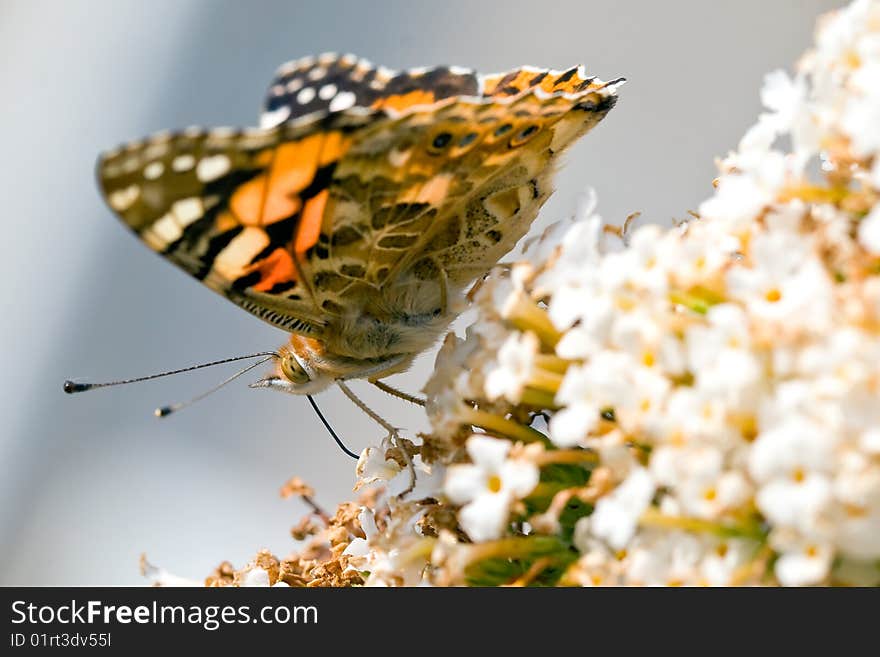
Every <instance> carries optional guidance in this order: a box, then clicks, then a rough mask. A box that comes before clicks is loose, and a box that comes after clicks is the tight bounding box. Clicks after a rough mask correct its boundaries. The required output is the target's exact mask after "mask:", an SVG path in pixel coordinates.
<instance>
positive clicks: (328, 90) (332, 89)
mask: <svg viewBox="0 0 880 657" xmlns="http://www.w3.org/2000/svg"><path fill="white" fill-rule="evenodd" d="M337 91H338V89H337V88H336V85H335V84H325V85H324V86H323V87H321V88H320V89H319V90H318V98H320V99H321V100H330V99H331V98H333V96H335V95H336V92H337Z"/></svg>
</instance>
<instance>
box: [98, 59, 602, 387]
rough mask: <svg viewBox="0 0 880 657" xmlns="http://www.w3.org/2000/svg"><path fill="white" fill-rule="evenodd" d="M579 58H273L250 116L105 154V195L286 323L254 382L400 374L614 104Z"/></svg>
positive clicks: (195, 266)
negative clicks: (389, 63) (430, 61)
mask: <svg viewBox="0 0 880 657" xmlns="http://www.w3.org/2000/svg"><path fill="white" fill-rule="evenodd" d="M613 87H614V85H613V84H612V83H602V82H598V81H596V80H594V79H592V78H587V77H585V76H584V75H583V73H582V71H581V70H580V69H571V70H569V71H565V72H552V71H539V70H536V69H520V70H517V71H513V72H511V73H508V74H502V75H498V76H477V75H476V74H474V73H473V72H470V71H465V70H463V69H453V68H437V69H431V70H427V71H410V72H406V73H400V74H395V73H392V72H389V71H386V70H384V69H381V68H378V69H377V68H375V67H372V66H370V65H368V64H366V63H364V62H363V61H361V60H356V59H354V58H352V57H350V56H342V57H336V56H323V57H322V58H318V59H308V60H301V61H300V62H294V63H292V64H289V65H285V66H284V67H282V68H281V69H280V70H279V72H278V74H277V76H276V79H275V81H274V82H273V84H272V86H271V87H270V91H269V97H268V98H267V101H266V106H265V111H264V114H263V117H262V124H263V127H262V128H260V129H252V130H244V131H240V130H229V129H219V130H218V129H215V130H197V129H192V130H188V131H184V132H182V133H179V134H174V135H172V134H167V133H166V134H162V135H157V136H155V137H153V138H150V139H148V140H146V141H144V142H137V143H134V144H129V145H128V146H126V147H123V148H122V149H119V150H117V151H115V152H112V153H109V154H106V155H105V156H104V157H103V158H102V159H101V161H100V162H99V168H98V171H99V178H100V182H101V186H102V189H103V191H104V194H105V196H106V198H107V200H108V203H109V205H110V206H111V208H113V209H114V210H115V211H116V213H117V214H118V215H119V216H120V217H121V218H122V219H123V221H124V222H125V223H126V224H127V225H128V226H129V227H131V228H132V229H133V230H134V231H135V232H136V233H137V234H138V236H139V237H140V238H141V239H142V240H143V241H144V242H146V243H147V245H148V246H150V247H151V248H152V249H154V250H156V251H158V252H159V253H161V254H162V255H163V256H165V257H166V258H168V259H169V260H171V261H172V262H174V263H175V264H177V265H178V266H179V267H181V268H182V269H184V270H185V271H187V272H188V273H190V274H191V275H192V276H194V277H195V278H197V279H199V280H201V281H202V282H203V283H204V284H206V285H207V286H208V287H210V288H211V289H213V290H215V291H217V292H219V293H221V294H223V295H224V296H225V297H227V298H228V299H230V300H231V301H233V302H234V303H236V304H238V305H240V306H241V307H243V308H244V309H245V310H248V311H249V312H251V313H253V314H254V315H256V316H258V317H260V318H261V319H263V320H265V321H267V322H269V323H270V324H272V325H274V326H277V327H279V328H282V329H284V330H287V331H289V332H290V333H291V338H290V342H289V343H288V344H287V345H285V346H284V347H283V348H282V349H281V351H280V352H279V353H280V355H281V358H280V359H279V364H278V371H277V373H276V376H274V377H271V378H270V379H267V380H265V381H267V383H266V384H265V387H272V388H276V389H281V390H285V391H287V392H296V393H312V392H317V391H318V390H320V389H322V388H324V387H326V386H327V385H329V384H331V383H332V382H333V381H335V380H342V379H349V378H373V379H378V378H382V377H384V376H387V375H389V374H392V373H396V372H398V371H402V370H404V369H406V368H407V367H408V366H409V364H410V363H411V362H412V360H413V358H414V357H415V356H416V355H417V354H419V353H421V352H422V351H424V350H425V349H427V348H429V347H430V346H431V345H432V344H433V343H434V342H435V341H436V340H437V338H438V337H439V336H440V335H441V334H442V333H443V332H444V330H445V329H446V327H447V326H448V324H449V322H450V321H452V320H453V319H454V318H455V317H456V315H457V314H458V312H459V311H460V310H461V307H462V306H461V300H462V296H463V293H464V292H465V291H466V290H467V288H468V287H469V286H470V285H471V284H472V283H473V282H474V280H475V279H477V278H478V277H480V276H482V275H484V274H485V273H486V272H487V271H488V270H489V269H490V268H491V267H492V266H493V265H494V264H496V263H497V262H498V260H499V259H500V258H502V257H503V256H504V255H505V254H506V253H507V252H509V251H510V250H511V249H512V248H513V246H514V245H515V244H516V242H517V241H518V240H519V239H520V238H521V237H522V236H523V235H524V234H525V233H526V232H527V231H528V229H529V226H530V225H531V223H532V221H533V220H534V218H535V216H536V215H537V213H538V210H539V209H540V207H541V205H542V204H543V203H544V202H545V201H546V199H547V198H548V197H549V195H550V193H551V191H552V176H553V173H554V171H555V167H556V163H557V161H558V158H559V155H560V154H561V153H562V152H563V151H564V150H565V149H566V148H567V147H568V146H569V145H570V144H572V143H573V142H574V141H576V139H577V138H579V137H580V136H581V135H583V134H584V133H586V132H587V131H588V130H589V129H590V128H592V127H593V126H594V125H595V124H596V123H597V122H598V121H599V120H601V119H602V118H603V117H604V115H605V114H606V113H607V112H608V111H609V110H610V108H611V107H612V106H613V104H614V101H615V99H616V96H615V95H614V91H613Z"/></svg>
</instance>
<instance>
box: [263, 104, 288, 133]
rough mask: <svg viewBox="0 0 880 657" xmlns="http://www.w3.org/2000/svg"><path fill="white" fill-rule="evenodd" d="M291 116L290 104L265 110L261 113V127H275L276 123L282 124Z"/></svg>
mask: <svg viewBox="0 0 880 657" xmlns="http://www.w3.org/2000/svg"><path fill="white" fill-rule="evenodd" d="M289 116H290V106H289V105H282V106H281V107H279V108H278V109H274V110H269V111H268V112H263V113H262V114H261V115H260V127H261V128H274V127H275V126H276V125H281V124H282V123H284V122H285V121H286V120H287V118H288V117H289Z"/></svg>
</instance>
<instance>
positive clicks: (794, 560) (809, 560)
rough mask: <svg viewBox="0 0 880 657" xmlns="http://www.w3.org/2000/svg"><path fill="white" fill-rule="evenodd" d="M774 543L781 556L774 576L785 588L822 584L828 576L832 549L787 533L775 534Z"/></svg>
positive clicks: (771, 541)
mask: <svg viewBox="0 0 880 657" xmlns="http://www.w3.org/2000/svg"><path fill="white" fill-rule="evenodd" d="M770 543H771V545H773V547H774V548H775V549H776V550H777V551H778V552H780V553H781V554H780V556H779V558H778V559H777V560H776V565H775V567H774V572H775V573H776V577H777V579H779V583H780V584H782V585H783V586H808V585H810V584H821V583H822V581H823V580H824V579H825V578H826V577H827V576H828V573H829V571H830V569H831V561H832V558H833V556H834V550H833V549H832V547H831V546H830V545H828V544H826V543H817V542H813V541H808V540H804V539H803V538H800V537H798V536H797V535H795V534H790V533H788V532H784V531H781V532H775V533H773V534H771V536H770Z"/></svg>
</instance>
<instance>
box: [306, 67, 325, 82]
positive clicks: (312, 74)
mask: <svg viewBox="0 0 880 657" xmlns="http://www.w3.org/2000/svg"><path fill="white" fill-rule="evenodd" d="M325 75H327V69H326V68H324V67H323V66H316V67H315V68H313V69H312V70H311V71H309V80H320V79H321V78H323V77H324V76H325Z"/></svg>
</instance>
